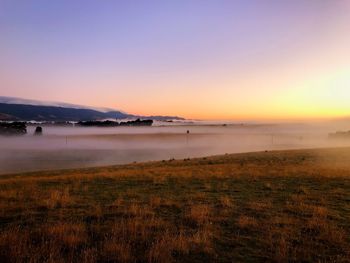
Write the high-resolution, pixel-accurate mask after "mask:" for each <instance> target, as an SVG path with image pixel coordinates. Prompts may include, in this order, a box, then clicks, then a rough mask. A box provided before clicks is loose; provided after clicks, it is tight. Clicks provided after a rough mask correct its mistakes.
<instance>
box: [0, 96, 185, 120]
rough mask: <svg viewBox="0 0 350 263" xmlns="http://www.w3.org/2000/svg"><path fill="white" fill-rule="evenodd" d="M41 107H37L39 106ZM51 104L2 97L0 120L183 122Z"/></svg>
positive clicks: (165, 117)
mask: <svg viewBox="0 0 350 263" xmlns="http://www.w3.org/2000/svg"><path fill="white" fill-rule="evenodd" d="M35 103H37V104H39V105H37V104H35ZM48 104H49V103H46V102H40V101H35V100H25V99H19V98H18V99H17V98H12V97H0V120H3V121H13V120H22V121H91V120H103V119H128V118H130V119H131V118H150V119H153V120H182V119H183V118H180V117H176V116H175V117H173V116H150V117H147V116H138V115H132V114H128V113H125V112H122V111H119V110H112V109H107V108H102V109H101V110H98V109H96V108H90V107H87V106H80V105H75V104H67V103H54V105H48Z"/></svg>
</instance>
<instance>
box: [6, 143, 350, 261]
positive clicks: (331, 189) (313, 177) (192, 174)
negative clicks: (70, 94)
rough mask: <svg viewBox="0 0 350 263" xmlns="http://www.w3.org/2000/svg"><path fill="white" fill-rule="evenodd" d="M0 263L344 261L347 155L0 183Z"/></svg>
mask: <svg viewBox="0 0 350 263" xmlns="http://www.w3.org/2000/svg"><path fill="white" fill-rule="evenodd" d="M0 259H1V262H172V261H174V262H208V261H211V262H242V261H244V262H266V261H268V262H286V261H289V262H296V261H304V262H350V148H338V149H323V150H297V151H280V152H260V153H249V154H235V155H224V156H215V157H208V158H199V159H191V160H190V159H185V160H166V161H162V162H149V163H142V164H132V165H122V166H110V167H104V168H89V169H77V170H63V171H51V172H37V173H28V174H15V175H3V176H1V177H0Z"/></svg>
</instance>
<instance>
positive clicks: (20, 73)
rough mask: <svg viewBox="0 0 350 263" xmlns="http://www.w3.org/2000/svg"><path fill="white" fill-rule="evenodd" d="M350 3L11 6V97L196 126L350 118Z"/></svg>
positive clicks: (55, 1)
mask: <svg viewBox="0 0 350 263" xmlns="http://www.w3.org/2000/svg"><path fill="white" fill-rule="evenodd" d="M349 14H350V1H349V0H307V1H306V0H285V1H280V0H264V1H261V0H241V1H239V0H227V1H222V0H177V1H166V0H162V1H152V0H150V1H140V0H139V1H133V0H125V1H122V0H119V1H118V0H115V1H109V0H105V1H98V0H95V1H90V0H84V1H83V0H81V1H78V0H50V1H47V0H0V96H12V97H21V98H26V99H37V100H44V101H61V102H67V103H75V104H81V105H89V106H94V107H109V108H115V109H120V110H123V111H125V112H128V113H133V114H142V115H177V116H182V117H185V118H191V119H208V120H209V119H226V120H262V119H264V120H265V119H276V120H277V119H294V120H295V119H318V118H338V117H345V116H350V103H349V99H350V33H349V32H350V15H349Z"/></svg>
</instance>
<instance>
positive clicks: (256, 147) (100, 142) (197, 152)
mask: <svg viewBox="0 0 350 263" xmlns="http://www.w3.org/2000/svg"><path fill="white" fill-rule="evenodd" d="M34 129H35V127H34V126H29V127H28V133H27V135H24V136H19V137H18V136H10V137H0V145H1V151H0V173H2V174H4V173H12V172H27V171H37V170H46V169H65V168H78V167H93V166H102V165H113V164H126V163H132V162H143V161H153V160H154V161H156V160H169V159H172V158H175V159H180V158H192V157H203V156H209V155H215V154H225V153H241V152H252V151H264V150H280V149H301V148H319V147H335V146H349V145H350V141H348V140H334V139H333V140H332V139H329V138H328V134H329V133H330V132H334V131H336V130H341V129H346V125H342V124H341V123H337V124H336V125H335V124H334V123H308V124H244V125H243V124H231V125H226V126H224V125H217V124H215V125H214V124H210V125H208V124H207V125H205V124H199V125H198V124H196V125H188V126H183V125H178V126H153V127H114V128H93V127H91V128H90V127H88V128H86V127H84V128H82V127H57V126H44V127H43V129H44V133H43V135H42V136H33V133H34ZM187 131H189V133H188V134H187Z"/></svg>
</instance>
